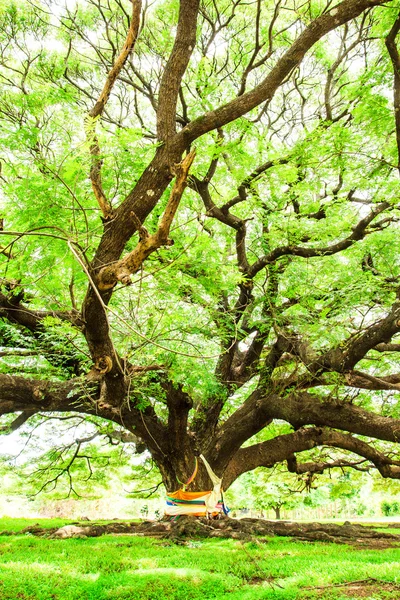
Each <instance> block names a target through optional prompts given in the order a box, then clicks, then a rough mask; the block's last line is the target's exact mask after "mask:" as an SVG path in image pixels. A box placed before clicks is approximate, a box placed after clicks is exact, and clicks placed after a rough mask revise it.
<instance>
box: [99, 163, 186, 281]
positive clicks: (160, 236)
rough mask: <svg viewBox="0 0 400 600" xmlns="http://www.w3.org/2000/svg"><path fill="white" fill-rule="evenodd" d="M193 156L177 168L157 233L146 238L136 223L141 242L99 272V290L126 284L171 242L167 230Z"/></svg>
mask: <svg viewBox="0 0 400 600" xmlns="http://www.w3.org/2000/svg"><path fill="white" fill-rule="evenodd" d="M194 157H195V152H194V151H192V152H190V153H189V154H188V155H187V156H186V157H185V158H184V160H183V161H182V162H181V163H180V164H179V165H177V166H176V180H175V183H174V186H173V188H172V191H171V195H170V197H169V200H168V203H167V206H166V208H165V211H164V214H163V216H162V218H161V221H160V224H159V226H158V229H157V231H156V233H154V234H152V235H149V234H148V233H147V231H146V230H145V229H144V227H142V226H141V224H140V223H138V225H137V227H138V230H139V236H140V240H139V242H138V244H137V246H136V247H135V248H134V250H132V252H130V253H129V254H128V255H127V256H125V257H124V258H123V259H121V260H119V261H117V262H116V263H114V264H113V265H110V266H108V267H103V268H102V269H101V270H100V271H99V273H98V275H97V282H98V287H99V290H101V291H105V290H109V289H112V288H113V287H114V286H115V285H116V283H118V281H120V282H121V283H122V284H125V285H129V284H130V282H131V280H130V278H131V275H132V274H133V273H136V272H137V271H138V270H139V269H140V267H141V265H142V264H143V262H144V261H145V260H146V258H147V257H148V256H150V254H152V253H153V252H154V251H155V250H157V249H158V248H160V246H164V245H168V244H169V243H171V242H170V240H169V239H168V235H169V230H170V227H171V224H172V221H173V219H174V216H175V214H176V211H177V209H178V206H179V202H180V200H181V198H182V194H183V192H184V190H185V187H186V179H187V176H188V173H189V169H190V167H191V165H192V162H193V160H194ZM135 218H136V215H134V214H132V219H135Z"/></svg>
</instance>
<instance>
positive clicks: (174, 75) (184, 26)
mask: <svg viewBox="0 0 400 600" xmlns="http://www.w3.org/2000/svg"><path fill="white" fill-rule="evenodd" d="M199 4H200V2H199V0H181V1H180V4H179V18H178V27H177V31H176V37H175V43H174V47H173V49H172V52H171V54H170V56H169V59H168V62H167V65H166V67H165V70H164V73H163V76H162V79H161V83H160V92H159V97H158V110H157V137H158V139H159V140H160V141H164V142H165V141H167V140H168V139H169V138H171V137H172V136H173V135H174V134H175V127H176V105H177V101H178V96H179V90H180V87H181V82H182V77H183V75H184V74H185V71H186V69H187V66H188V64H189V60H190V57H191V55H192V52H193V50H194V47H195V45H196V25H197V15H198V12H199Z"/></svg>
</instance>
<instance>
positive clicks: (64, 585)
mask: <svg viewBox="0 0 400 600" xmlns="http://www.w3.org/2000/svg"><path fill="white" fill-rule="evenodd" d="M34 522H36V521H33V522H32V520H31V521H29V522H28V520H26V519H18V520H14V519H7V520H5V519H0V530H5V529H9V530H13V531H17V530H21V529H23V528H24V527H26V526H27V525H29V524H33V523H34ZM45 522H46V523H47V525H48V526H49V527H52V526H55V525H59V524H63V523H64V522H65V521H62V520H47V521H46V520H41V521H40V523H41V524H44V523H45ZM368 577H373V578H376V579H378V580H380V581H386V582H391V583H395V584H398V585H399V588H398V589H397V590H392V591H388V590H387V589H386V588H385V586H382V585H380V586H375V588H374V590H373V592H371V595H370V596H369V595H368V594H367V595H364V596H362V597H363V598H370V599H371V600H372V599H373V600H383V599H385V600H386V599H388V598H390V599H392V600H398V598H399V597H400V548H390V549H385V550H382V549H380V550H359V549H355V548H353V547H350V546H342V545H335V544H322V543H313V544H311V543H301V542H294V541H291V540H289V539H286V538H273V539H269V540H265V541H264V542H257V543H253V542H250V543H242V542H238V541H235V540H217V539H215V540H199V541H193V542H189V543H188V544H186V545H175V544H172V543H166V542H165V541H161V540H154V539H150V538H143V537H131V536H116V537H112V536H103V537H100V538H91V539H70V540H52V539H43V538H36V537H34V536H32V535H29V534H28V535H27V534H22V535H15V536H3V537H0V598H1V600H178V599H179V600H197V599H199V600H200V599H202V600H211V599H218V600H219V599H220V600H224V599H230V600H268V599H274V600H281V599H282V600H283V599H284V600H305V599H314V598H315V599H324V600H328V599H329V600H330V599H335V600H336V599H337V600H339V599H343V600H344V599H346V600H347V599H348V598H357V597H360V596H357V595H349V591H347V592H346V591H345V589H344V588H329V589H327V590H307V589H305V588H307V587H309V586H321V585H328V584H333V583H342V582H349V581H355V580H360V579H367V578H368ZM278 586H281V587H278ZM350 593H351V592H350ZM364 593H365V590H364ZM346 594H347V595H346Z"/></svg>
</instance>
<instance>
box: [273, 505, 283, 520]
mask: <svg viewBox="0 0 400 600" xmlns="http://www.w3.org/2000/svg"><path fill="white" fill-rule="evenodd" d="M272 508H273V509H274V511H275V519H276V520H277V521H280V518H281V507H280V505H279V506H273V507H272Z"/></svg>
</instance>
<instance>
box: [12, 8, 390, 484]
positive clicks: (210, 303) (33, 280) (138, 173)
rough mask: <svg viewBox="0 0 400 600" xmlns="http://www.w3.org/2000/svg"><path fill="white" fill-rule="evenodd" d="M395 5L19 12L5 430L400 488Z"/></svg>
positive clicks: (72, 460)
mask: <svg viewBox="0 0 400 600" xmlns="http://www.w3.org/2000/svg"><path fill="white" fill-rule="evenodd" d="M398 10H399V5H398V2H396V1H388V2H384V0H343V1H342V2H339V3H337V4H333V5H332V3H331V2H330V0H329V1H328V2H321V1H319V0H307V1H306V2H300V3H298V2H297V1H296V0H284V1H281V0H279V1H278V2H269V1H264V2H261V0H256V1H255V2H251V3H249V2H247V1H244V0H233V1H232V0H212V1H211V0H202V1H201V2H199V0H180V1H178V0H160V1H157V2H155V3H151V2H147V1H144V2H143V3H142V2H141V0H132V2H129V1H128V0H115V2H113V1H112V0H105V1H104V2H100V1H99V0H87V1H82V2H80V3H78V2H77V3H76V4H74V3H73V2H70V1H68V2H67V3H66V5H65V6H63V5H62V4H61V3H59V2H56V0H38V1H37V2H34V3H31V2H25V1H24V0H20V1H19V2H18V3H15V2H12V1H9V0H5V1H4V2H3V3H2V5H1V7H0V44H1V52H0V86H1V90H0V125H1V129H2V134H1V138H0V165H1V172H0V181H1V183H2V190H3V191H2V195H1V204H2V215H1V221H0V236H1V240H2V243H1V248H0V258H1V265H0V268H1V280H0V284H1V291H0V316H1V321H0V336H1V337H0V339H1V342H0V365H1V366H0V371H1V372H0V414H1V415H3V416H2V425H1V427H2V432H3V433H5V434H7V433H9V432H11V431H15V430H17V429H18V428H20V427H22V426H24V424H25V427H27V426H29V425H31V424H32V425H34V426H36V425H37V423H38V421H40V420H42V419H46V418H48V416H49V415H50V416H58V417H62V418H65V417H67V418H68V419H70V418H71V417H74V418H76V419H77V420H78V421H79V420H82V419H84V420H86V419H87V420H88V421H87V427H88V430H90V433H87V434H85V435H84V436H82V438H90V436H91V435H96V436H97V437H98V439H99V440H101V443H104V442H109V443H111V444H113V443H115V444H121V443H122V442H123V441H124V438H125V439H127V438H126V436H130V437H129V440H130V443H131V444H134V445H135V447H136V449H137V451H138V452H141V451H143V450H144V449H147V450H148V452H149V453H150V455H151V457H152V460H153V462H154V463H155V464H156V465H157V467H158V469H159V471H160V474H161V478H162V481H163V483H164V485H165V486H166V488H167V489H168V490H173V489H175V488H177V487H178V486H180V485H181V483H180V482H185V481H186V480H187V479H188V477H189V476H190V475H191V473H192V471H193V469H194V463H195V457H196V456H198V455H199V454H200V453H202V454H203V455H204V456H205V457H206V459H207V460H208V461H209V463H210V465H211V467H212V469H213V470H214V471H215V473H216V474H217V475H219V476H220V477H222V478H223V485H224V487H225V488H229V486H230V485H231V484H232V482H234V481H235V480H236V479H237V478H238V477H239V476H240V475H241V474H243V473H245V472H247V471H251V470H253V469H255V468H257V467H271V466H273V465H276V464H280V463H284V464H286V465H287V468H288V470H289V471H290V472H292V473H295V474H300V475H301V474H305V473H308V474H310V476H312V475H313V474H315V473H321V472H324V471H325V470H327V469H334V468H345V467H353V468H354V469H359V470H376V471H377V472H379V473H380V474H381V475H382V476H383V477H385V478H396V479H399V478H400V456H399V452H398V445H397V444H398V440H399V431H400V411H399V404H398V400H397V394H398V392H399V389H400V388H399V386H400V373H399V372H398V366H397V364H398V359H397V358H396V357H398V352H399V350H400V343H399V337H398V336H399V333H400V284H399V276H400V258H399V257H400V252H399V244H400V242H399V239H400V238H399V229H398V221H399V216H400V212H399V189H400V188H399V171H400V160H399V150H400V78H399V71H400V57H399V53H398V50H397V47H396V39H397V35H398V31H399V29H400V17H399V16H398ZM392 88H393V89H394V93H393V91H392ZM73 422H74V421H73V420H71V421H69V424H70V425H71V426H72V425H73ZM60 423H64V424H65V423H66V422H65V421H61V422H60ZM60 426H61V425H60ZM84 427H85V425H84ZM59 431H61V429H60V430H59ZM54 438H55V439H54V442H55V445H56V446H57V447H58V455H57V456H62V460H63V461H64V462H63V463H62V464H63V468H62V470H61V471H60V473H61V474H60V477H58V478H56V479H55V480H54V485H57V484H58V483H59V482H60V481H61V479H62V477H64V478H65V480H66V482H67V486H69V490H70V492H71V493H72V492H73V491H74V489H73V484H72V482H71V480H70V475H71V469H72V466H73V465H75V466H76V465H80V466H79V467H78V466H76V468H77V469H79V470H80V473H81V474H80V477H81V481H82V482H83V481H84V480H85V478H86V479H87V480H89V479H90V478H91V476H92V473H93V468H94V466H95V465H94V463H95V462H96V461H94V460H93V458H92V454H91V453H90V452H88V451H86V448H87V445H88V444H90V443H91V442H90V440H86V441H82V442H81V443H79V442H76V443H74V444H72V445H70V446H69V447H68V448H66V449H65V450H64V449H63V448H61V446H63V447H64V444H63V436H62V434H61V433H60V434H59V438H58V437H57V433H55V435H54ZM92 441H93V440H92ZM89 449H90V448H89ZM96 456H98V455H96ZM57 460H58V459H57ZM96 460H97V459H96ZM99 468H100V469H101V468H102V467H99ZM104 469H105V467H104ZM209 488H210V480H209V477H208V475H207V472H206V469H205V467H204V465H203V464H202V463H201V462H200V466H199V473H198V476H197V478H196V480H195V482H194V489H202V490H204V489H209Z"/></svg>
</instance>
